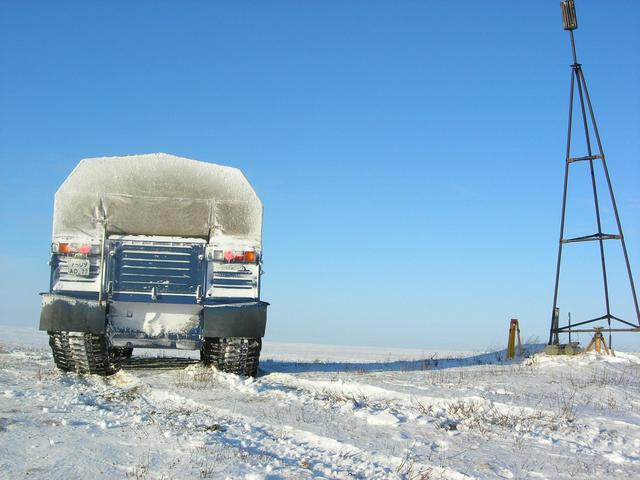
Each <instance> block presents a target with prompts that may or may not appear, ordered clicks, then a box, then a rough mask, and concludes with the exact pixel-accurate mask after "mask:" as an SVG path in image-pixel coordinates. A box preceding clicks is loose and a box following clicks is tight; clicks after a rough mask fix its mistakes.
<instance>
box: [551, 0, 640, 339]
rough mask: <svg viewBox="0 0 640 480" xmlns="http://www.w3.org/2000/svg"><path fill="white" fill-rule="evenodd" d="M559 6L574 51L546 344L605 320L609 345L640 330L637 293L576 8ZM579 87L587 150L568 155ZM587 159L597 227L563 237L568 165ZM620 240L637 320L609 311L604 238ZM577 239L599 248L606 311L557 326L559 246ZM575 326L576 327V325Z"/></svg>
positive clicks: (568, 3)
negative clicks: (602, 197)
mask: <svg viewBox="0 0 640 480" xmlns="http://www.w3.org/2000/svg"><path fill="white" fill-rule="evenodd" d="M560 7H561V9H562V23H563V26H564V29H565V30H567V31H568V32H569V35H570V37H571V50H572V53H573V64H572V65H571V89H570V93H569V127H568V131H567V154H566V164H565V171H564V193H563V195H562V219H561V221H560V243H559V246H558V263H557V266H556V277H555V288H554V293H553V310H552V313H551V329H550V332H549V345H551V344H558V343H559V340H558V334H560V333H571V332H576V333H579V332H593V331H595V330H594V328H587V325H589V324H592V323H595V322H599V321H606V322H607V328H605V329H604V331H607V332H609V345H611V332H629V331H631V332H632V331H640V310H638V297H637V295H636V288H635V284H634V282H633V275H632V273H631V266H630V264H629V255H628V253H627V246H626V244H625V241H624V235H623V234H622V224H621V223H620V216H619V214H618V207H617V205H616V200H615V197H614V194H613V188H612V186H611V179H610V177H609V170H608V169H607V162H606V160H605V155H604V150H603V148H602V142H601V141H600V134H599V133H598V125H597V123H596V117H595V114H594V113H593V107H592V105H591V99H590V98H589V91H588V90H587V82H586V80H585V78H584V72H583V71H582V65H581V64H580V63H578V58H577V54H576V44H575V39H574V35H573V31H574V30H575V29H576V28H578V20H577V18H576V8H575V4H574V0H562V1H561V2H560ZM576 86H577V90H578V99H579V100H580V104H579V107H580V111H579V113H578V115H579V116H580V118H581V120H582V124H583V126H584V135H585V143H586V147H587V154H586V155H584V156H577V157H572V156H571V139H572V127H573V104H574V93H575V87H576ZM592 134H593V137H595V140H596V148H597V150H596V151H595V152H594V148H592ZM598 161H600V162H602V167H603V171H604V176H605V178H606V182H607V187H608V190H609V197H610V199H611V205H612V207H613V213H614V215H615V220H616V225H617V228H618V231H617V233H604V232H603V231H602V222H601V215H600V203H599V199H598V190H597V188H596V174H595V169H594V162H598ZM582 162H587V164H588V168H589V172H590V173H591V186H592V189H593V203H594V207H595V214H596V223H597V227H598V231H597V232H596V233H594V234H591V235H585V236H581V237H575V238H565V237H564V233H565V232H564V228H565V214H566V206H567V185H568V181H569V173H570V170H571V167H572V166H574V164H580V163H582ZM609 240H613V241H619V242H620V243H621V245H622V252H623V254H624V261H625V263H626V267H627V276H628V277H629V285H630V287H631V295H632V297H633V304H634V306H635V313H636V320H635V323H634V322H633V321H628V320H623V319H621V318H619V317H617V316H615V315H614V314H613V313H612V310H611V304H610V301H609V282H608V280H607V264H606V261H605V249H604V242H605V241H609ZM576 242H597V243H598V246H599V249H600V263H601V266H602V282H603V286H604V304H605V313H604V315H600V316H598V317H596V318H592V319H589V320H582V321H578V322H576V323H573V324H571V323H569V324H568V325H565V326H560V319H559V310H558V308H557V301H558V286H559V281H560V264H561V261H562V248H563V247H564V245H567V244H570V243H576ZM612 321H614V322H615V323H614V325H615V326H614V327H612ZM576 327H578V328H576Z"/></svg>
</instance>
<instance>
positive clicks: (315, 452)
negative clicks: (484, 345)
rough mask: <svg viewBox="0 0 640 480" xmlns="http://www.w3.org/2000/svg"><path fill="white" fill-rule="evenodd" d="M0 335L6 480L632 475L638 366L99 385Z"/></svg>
mask: <svg viewBox="0 0 640 480" xmlns="http://www.w3.org/2000/svg"><path fill="white" fill-rule="evenodd" d="M0 338H2V339H3V340H2V343H1V344H0V477H1V478H25V477H29V478H48V479H51V478H53V479H71V478H114V479H115V478H134V479H144V478H153V479H156V478H157V479H161V478H164V479H173V478H232V479H236V478H248V479H252V478H254V479H257V478H260V479H262V478H265V479H277V478H291V479H304V478H345V479H351V478H363V479H370V478H391V479H393V478H400V479H439V478H446V479H448V478H451V479H457V478H553V479H556V478H558V479H561V478H598V477H605V476H606V477H607V478H640V395H639V394H640V354H623V353H618V356H617V357H615V358H605V357H597V356H595V355H589V356H579V357H546V356H544V355H542V354H537V355H534V356H533V357H532V358H529V359H526V360H522V361H518V362H513V363H511V362H504V361H502V360H501V359H500V355H499V354H498V355H496V354H483V355H477V354H476V355H473V354H469V355H464V354H446V353H437V354H436V353H435V352H421V351H409V350H396V351H394V350H384V351H382V350H380V349H364V348H357V349H350V348H347V347H320V346H314V345H293V344H274V343H268V342H267V343H266V345H265V348H264V350H263V359H264V361H263V362H262V363H261V367H262V370H263V373H262V375H261V376H260V377H259V378H258V379H257V380H251V379H248V380H247V379H240V378H237V377H235V376H232V375H226V374H221V373H218V372H215V371H214V370H212V369H205V368H203V367H200V366H199V365H191V366H188V367H186V368H181V369H174V370H144V369H142V370H126V371H123V372H120V373H118V374H117V375H115V376H113V377H110V378H107V379H103V378H98V377H93V376H85V377H82V376H78V375H75V374H61V373H59V372H58V371H56V370H55V368H54V366H53V362H52V359H51V355H50V352H49V350H48V347H46V336H45V335H43V334H40V333H38V332H34V331H28V330H19V329H15V328H10V327H0ZM136 353H137V352H136Z"/></svg>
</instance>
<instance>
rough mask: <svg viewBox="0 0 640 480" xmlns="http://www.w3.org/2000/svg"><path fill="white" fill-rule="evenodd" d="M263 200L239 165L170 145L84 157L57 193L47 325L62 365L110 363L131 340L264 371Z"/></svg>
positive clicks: (102, 366)
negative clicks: (202, 158) (187, 154)
mask: <svg viewBox="0 0 640 480" xmlns="http://www.w3.org/2000/svg"><path fill="white" fill-rule="evenodd" d="M261 235H262V203H261V202H260V199H259V198H258V196H257V195H256V193H255V192H254V191H253V189H252V188H251V185H250V184H249V182H248V181H247V179H246V178H245V177H244V175H243V174H242V172H241V171H240V170H238V169H236V168H231V167H225V166H220V165H215V164H211V163H205V162H199V161H195V160H190V159H187V158H182V157H176V156H173V155H167V154H163V153H159V154H149V155H131V156H124V157H103V158H90V159H85V160H82V161H81V162H80V163H79V164H78V166H77V167H76V168H75V169H74V170H73V172H71V174H70V175H69V177H68V178H67V179H66V180H65V181H64V183H63V184H62V185H61V186H60V188H59V189H58V191H57V192H56V195H55V204H54V215H53V242H52V245H51V262H50V263H51V282H50V290H49V293H46V294H43V305H42V313H41V318H40V329H41V330H46V331H47V332H48V333H49V336H50V342H49V343H50V345H51V348H52V350H53V354H54V359H55V362H56V365H57V366H58V367H59V368H61V369H63V370H69V371H78V372H87V373H98V374H102V375H107V374H110V373H113V372H115V371H117V370H118V368H119V365H120V364H121V363H122V362H123V361H125V360H126V359H127V358H128V357H129V356H130V355H131V352H132V351H133V348H137V347H142V348H144V347H147V348H178V349H193V350H200V352H201V358H202V360H203V362H205V363H208V364H213V365H215V366H217V367H218V368H219V369H221V370H224V371H228V372H234V373H239V374H243V375H254V376H255V375H256V373H257V367H258V359H259V355H260V349H261V338H262V337H263V336H264V332H265V325H266V307H267V305H268V304H267V303H265V302H262V301H260V273H261V268H260V267H261V264H262V244H261Z"/></svg>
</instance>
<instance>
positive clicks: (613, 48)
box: [0, 0, 640, 350]
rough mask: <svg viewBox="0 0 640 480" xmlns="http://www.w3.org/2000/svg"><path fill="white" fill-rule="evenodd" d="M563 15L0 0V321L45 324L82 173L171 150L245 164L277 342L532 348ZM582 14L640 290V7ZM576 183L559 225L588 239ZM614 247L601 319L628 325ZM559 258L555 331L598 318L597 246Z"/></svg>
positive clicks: (543, 302)
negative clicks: (55, 248) (103, 161)
mask: <svg viewBox="0 0 640 480" xmlns="http://www.w3.org/2000/svg"><path fill="white" fill-rule="evenodd" d="M558 3H559V2H558V0H544V1H527V2H525V1H507V0H503V1H498V0H494V1H483V2H479V1H475V0H474V1H472V0H469V1H457V2H445V1H413V2H408V1H407V2H384V1H322V2H320V1H307V2H299V1H273V2H258V1H254V2H237V1H229V2H203V1H183V2H169V1H137V2H80V1H77V2H69V1H59V2H48V1H47V2H35V1H33V2H21V1H17V0H16V1H6V0H4V1H1V2H0V9H1V13H0V161H1V162H2V180H1V184H0V185H1V201H0V221H1V225H2V235H1V236H0V273H1V275H0V323H4V324H7V323H8V324H19V325H26V326H35V325H37V321H38V314H39V298H38V295H37V293H38V292H39V291H44V290H46V289H47V288H48V266H47V260H48V251H49V244H50V232H51V216H52V201H53V195H54V193H55V191H56V189H57V188H58V186H59V185H60V183H61V182H62V181H63V180H64V179H65V177H66V176H67V174H68V173H69V172H70V171H71V170H72V168H73V167H74V166H75V165H76V163H77V162H78V161H79V160H80V159H81V158H86V157H92V156H103V155H122V154H131V153H148V152H158V151H162V152H168V153H173V154H177V155H182V156H187V157H191V158H195V159H199V160H206V161H211V162H216V163H221V164H226V165H233V166H237V167H239V168H241V169H242V170H243V171H244V173H245V174H246V176H247V177H248V178H249V180H250V181H251V182H252V184H253V186H254V187H255V189H256V190H257V192H258V194H259V195H260V196H261V198H262V200H263V202H264V204H265V219H264V251H265V256H264V258H265V264H264V269H265V271H266V274H265V276H264V277H263V297H264V299H265V300H267V301H269V302H271V303H272V306H271V307H270V316H269V323H268V330H267V339H268V340H277V341H300V342H317V343H337V344H363V345H393V346H400V347H403V346H404V347H417V348H449V349H473V348H476V349H480V348H485V347H489V346H501V345H503V344H504V343H505V340H506V337H507V329H508V321H509V319H510V318H511V317H517V318H519V319H520V320H521V324H522V334H523V337H530V336H534V335H538V336H540V337H541V338H542V339H546V337H547V332H548V324H549V315H550V311H551V302H552V290H553V275H554V269H555V258H556V252H557V240H558V230H559V221H560V201H561V194H562V175H563V169H564V163H563V162H564V149H565V137H566V121H567V102H568V88H569V79H570V69H569V64H570V61H571V58H570V48H569V38H568V35H567V34H566V33H565V32H564V31H563V30H562V27H561V18H560V9H559V5H558ZM577 8H578V20H579V23H580V28H579V29H578V30H577V31H576V37H577V44H578V53H579V58H580V60H581V61H582V63H583V64H584V69H585V73H586V76H587V81H588V83H589V87H590V90H591V93H592V99H593V101H594V105H595V108H596V115H597V117H598V120H599V122H600V126H601V133H602V137H603V141H604V146H605V151H606V153H607V155H608V160H609V168H610V171H611V174H612V179H613V182H614V188H615V190H616V194H617V199H618V202H619V208H620V211H621V215H622V222H623V226H624V228H625V234H626V236H627V240H628V247H629V253H630V255H631V258H632V267H633V270H634V272H635V274H636V277H637V279H638V280H639V281H640V188H638V187H639V185H640V163H639V159H640V135H639V133H640V88H639V87H640V68H639V67H638V62H637V61H636V60H637V55H638V51H640V2H636V1H632V0H626V1H619V2H602V1H595V0H578V1H577ZM578 153H580V154H584V152H583V151H577V152H576V154H578ZM576 172H578V173H577V174H576V176H575V177H573V178H575V184H573V185H572V190H571V196H570V205H569V213H568V215H569V217H568V222H569V224H568V227H569V230H570V231H569V233H575V234H585V235H586V234H591V233H594V232H595V229H596V227H595V223H594V221H593V211H592V200H591V197H590V191H589V190H588V189H587V188H586V187H588V186H589V185H588V184H587V183H586V181H587V177H585V176H584V175H583V174H584V170H582V171H581V170H580V168H578V169H577V170H576ZM581 172H582V173H581ZM601 187H602V185H601ZM601 193H602V197H603V198H604V199H605V200H606V195H605V192H604V191H603V190H601ZM604 210H605V212H604V213H605V216H606V213H607V212H609V211H610V209H608V208H605V209H604ZM605 223H607V222H605ZM610 223H611V222H608V223H607V224H610ZM607 246H608V247H609V250H608V251H609V252H610V253H611V255H610V257H611V264H612V271H611V276H612V277H613V278H616V279H619V281H618V280H615V281H613V285H612V290H613V293H612V303H613V305H614V313H615V314H617V315H618V316H621V317H623V318H631V319H632V318H633V317H632V314H633V311H632V308H631V302H630V295H629V293H628V290H627V289H626V284H625V283H624V281H625V278H624V277H623V271H622V263H621V255H620V250H619V246H618V244H617V243H614V242H610V243H609V244H607ZM567 260H568V262H567V268H566V269H565V270H564V271H563V277H562V280H563V284H562V285H563V289H562V291H561V295H562V297H561V300H560V306H561V308H562V312H563V317H564V315H566V313H567V311H571V312H572V316H573V318H574V321H577V320H579V319H580V318H584V317H585V316H590V317H595V316H597V315H600V314H602V313H604V305H603V300H602V294H601V286H600V283H598V281H599V273H598V271H597V266H598V263H597V261H598V256H597V250H596V246H595V245H594V244H589V245H586V246H585V245H582V246H578V247H571V248H567ZM583 340H586V338H583ZM616 343H617V345H618V346H619V347H626V348H633V349H636V350H638V349H640V335H638V334H627V335H626V336H624V335H620V336H619V337H618V338H617V342H616Z"/></svg>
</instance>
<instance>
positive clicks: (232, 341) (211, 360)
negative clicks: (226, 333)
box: [201, 337, 262, 377]
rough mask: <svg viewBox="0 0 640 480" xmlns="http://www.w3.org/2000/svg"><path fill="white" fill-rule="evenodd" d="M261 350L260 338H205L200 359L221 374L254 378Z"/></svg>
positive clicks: (256, 373)
mask: <svg viewBox="0 0 640 480" xmlns="http://www.w3.org/2000/svg"><path fill="white" fill-rule="evenodd" d="M261 349H262V340H261V339H260V338H246V337H235V338H205V339H204V346H203V347H202V351H201V358H202V361H203V362H204V363H205V365H213V366H214V367H216V368H217V369H218V370H221V371H223V372H228V373H235V374H236V375H244V376H246V377H256V376H257V375H258V363H259V361H260V350H261Z"/></svg>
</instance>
